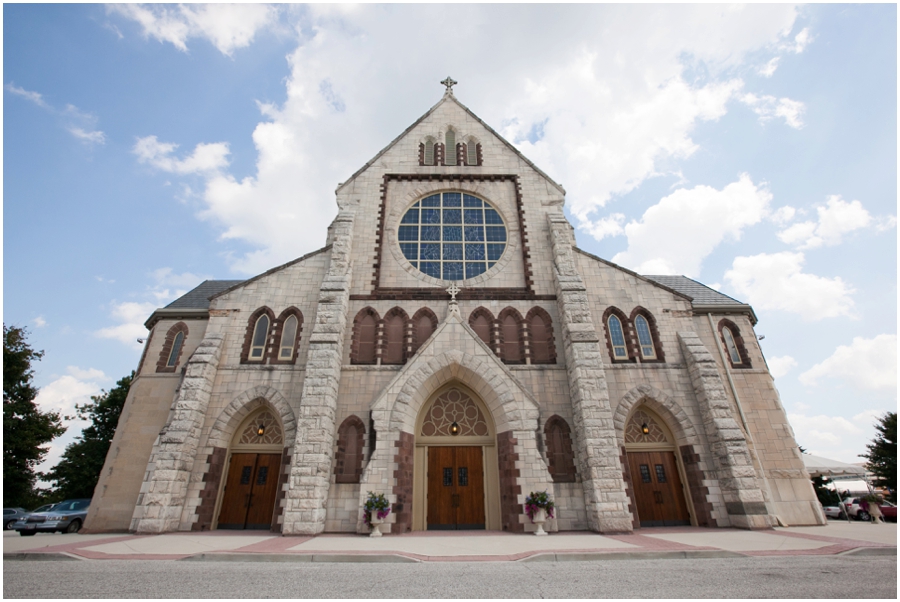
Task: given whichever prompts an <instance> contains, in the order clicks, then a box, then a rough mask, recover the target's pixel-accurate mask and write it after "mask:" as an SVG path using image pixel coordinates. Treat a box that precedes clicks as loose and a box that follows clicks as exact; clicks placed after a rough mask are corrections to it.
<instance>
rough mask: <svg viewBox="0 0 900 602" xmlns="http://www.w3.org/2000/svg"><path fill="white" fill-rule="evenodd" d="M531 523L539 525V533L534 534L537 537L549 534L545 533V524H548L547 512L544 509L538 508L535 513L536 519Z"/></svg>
mask: <svg viewBox="0 0 900 602" xmlns="http://www.w3.org/2000/svg"><path fill="white" fill-rule="evenodd" d="M531 522H532V523H534V524H535V525H537V531H535V532H534V534H535V535H546V534H547V532H546V531H544V523H545V522H547V512H546V511H545V510H544V509H543V508H538V509H537V510H535V511H534V517H533V518H532V519H531Z"/></svg>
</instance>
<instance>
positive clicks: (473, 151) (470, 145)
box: [466, 138, 478, 165]
mask: <svg viewBox="0 0 900 602" xmlns="http://www.w3.org/2000/svg"><path fill="white" fill-rule="evenodd" d="M466 165H478V144H477V143H476V142H475V139H474V138H469V141H468V142H467V143H466Z"/></svg>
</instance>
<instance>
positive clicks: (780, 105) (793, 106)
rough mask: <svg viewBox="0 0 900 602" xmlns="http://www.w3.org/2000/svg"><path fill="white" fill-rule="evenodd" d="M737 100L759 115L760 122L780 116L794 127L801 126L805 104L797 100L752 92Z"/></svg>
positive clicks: (798, 127)
mask: <svg viewBox="0 0 900 602" xmlns="http://www.w3.org/2000/svg"><path fill="white" fill-rule="evenodd" d="M738 100H740V101H741V102H742V103H744V104H745V105H747V106H748V107H750V108H751V109H752V110H753V112H754V113H756V114H757V115H759V121H760V122H761V123H765V122H766V121H769V120H770V119H772V118H773V117H781V118H783V119H784V122H785V123H786V124H788V125H789V126H790V127H792V128H794V129H798V130H799V129H800V128H802V127H803V112H804V111H805V110H806V105H804V104H803V103H802V102H800V101H798V100H791V99H790V98H775V97H774V96H768V95H765V96H759V95H756V94H753V93H747V94H743V95H742V96H740V97H739V99H738Z"/></svg>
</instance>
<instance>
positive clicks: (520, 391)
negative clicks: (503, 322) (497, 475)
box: [372, 339, 539, 433]
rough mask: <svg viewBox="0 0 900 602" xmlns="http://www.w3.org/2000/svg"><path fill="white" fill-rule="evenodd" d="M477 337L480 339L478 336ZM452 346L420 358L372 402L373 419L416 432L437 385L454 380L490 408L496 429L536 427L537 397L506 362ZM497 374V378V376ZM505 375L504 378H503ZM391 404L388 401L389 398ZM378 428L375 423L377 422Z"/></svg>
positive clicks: (390, 426)
mask: <svg viewBox="0 0 900 602" xmlns="http://www.w3.org/2000/svg"><path fill="white" fill-rule="evenodd" d="M479 340H480V339H479ZM491 364H493V365H489V364H488V361H486V360H484V359H479V358H476V357H474V356H471V355H468V354H465V353H463V352H461V351H457V350H451V351H447V352H445V353H442V354H440V355H437V356H435V357H433V358H431V359H430V360H428V361H426V362H423V363H422V365H421V366H419V367H418V369H416V370H415V371H414V372H413V373H412V374H410V375H409V376H408V377H407V378H406V381H405V383H404V384H403V385H402V386H401V387H400V390H399V392H396V393H395V391H396V389H395V388H394V387H388V388H387V389H386V390H385V392H384V393H383V394H382V395H381V396H379V398H378V399H377V400H376V401H375V403H374V404H373V406H372V410H373V412H374V413H375V415H376V422H380V421H382V420H385V421H386V422H387V425H386V426H387V427H388V429H390V430H392V431H393V430H399V431H405V432H407V433H413V432H415V426H416V418H417V417H418V415H419V411H420V410H421V409H422V407H423V406H424V405H425V403H426V402H427V401H428V400H429V399H430V398H431V396H432V394H433V393H435V392H436V391H437V390H438V389H439V388H440V387H442V386H443V385H445V384H446V383H449V382H451V381H454V380H458V381H460V382H462V383H464V384H465V385H466V386H467V387H469V388H470V389H472V390H473V391H474V392H475V393H477V394H478V395H479V396H480V397H481V401H482V402H483V403H484V405H485V406H486V407H487V408H488V410H489V411H490V412H491V415H492V416H493V419H494V424H495V425H496V429H497V432H498V433H500V432H504V431H509V430H515V431H521V430H531V431H534V430H535V429H536V428H537V420H538V408H539V405H538V403H537V401H535V399H534V398H533V397H532V396H531V394H530V393H529V392H528V391H526V390H525V389H524V388H522V387H520V386H518V385H517V383H516V381H515V380H514V379H513V377H512V375H511V374H509V372H508V370H507V369H506V367H505V366H503V367H502V373H501V368H500V366H502V364H499V362H496V363H494V362H491ZM498 376H499V378H498ZM504 377H505V378H504ZM392 399H393V400H394V401H393V404H391V400H392ZM376 428H377V426H376Z"/></svg>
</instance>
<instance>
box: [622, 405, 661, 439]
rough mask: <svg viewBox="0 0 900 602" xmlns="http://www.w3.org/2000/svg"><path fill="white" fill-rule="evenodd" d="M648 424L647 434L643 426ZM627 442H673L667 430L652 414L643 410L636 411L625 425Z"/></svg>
mask: <svg viewBox="0 0 900 602" xmlns="http://www.w3.org/2000/svg"><path fill="white" fill-rule="evenodd" d="M645 424H646V425H647V430H648V431H649V432H648V433H647V434H644V430H643V426H644V425H645ZM625 443H671V442H670V441H669V438H668V437H666V432H665V431H664V430H663V429H662V427H660V426H659V424H657V423H656V420H654V419H653V417H652V416H650V415H649V414H647V413H646V412H644V411H642V410H638V411H637V412H635V413H634V414H633V415H632V416H631V419H630V420H629V421H628V426H627V427H625Z"/></svg>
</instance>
